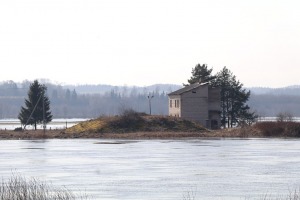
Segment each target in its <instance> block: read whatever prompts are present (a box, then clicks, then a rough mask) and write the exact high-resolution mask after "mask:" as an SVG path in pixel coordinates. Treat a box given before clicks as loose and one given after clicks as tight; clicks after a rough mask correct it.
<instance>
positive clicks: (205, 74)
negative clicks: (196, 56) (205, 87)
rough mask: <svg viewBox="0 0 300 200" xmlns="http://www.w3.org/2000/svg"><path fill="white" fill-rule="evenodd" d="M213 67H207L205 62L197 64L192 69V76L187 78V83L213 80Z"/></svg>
mask: <svg viewBox="0 0 300 200" xmlns="http://www.w3.org/2000/svg"><path fill="white" fill-rule="evenodd" d="M212 71H213V69H208V67H207V65H206V64H203V65H201V64H197V65H196V66H195V67H194V68H193V69H192V76H191V78H190V79H189V80H188V84H187V85H191V84H194V83H197V82H201V83H204V82H209V81H212V80H214V79H215V78H216V77H215V76H213V75H212V74H211V73H212Z"/></svg>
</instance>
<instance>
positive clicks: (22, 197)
mask: <svg viewBox="0 0 300 200" xmlns="http://www.w3.org/2000/svg"><path fill="white" fill-rule="evenodd" d="M77 199H82V200H83V199H88V198H87V196H86V195H75V194H74V193H73V192H71V191H70V190H68V189H67V188H64V187H63V188H56V187H54V186H52V185H50V184H47V183H45V182H42V181H39V180H37V179H35V178H31V179H26V178H25V177H22V176H20V175H12V176H11V177H10V178H9V179H8V180H7V181H4V180H2V182H1V185H0V200H77Z"/></svg>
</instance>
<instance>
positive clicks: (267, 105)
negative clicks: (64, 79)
mask: <svg viewBox="0 0 300 200" xmlns="http://www.w3.org/2000/svg"><path fill="white" fill-rule="evenodd" d="M39 81H40V82H41V83H43V84H45V85H46V86H47V89H48V90H47V95H48V97H49V99H50V101H51V111H52V114H53V118H96V117H99V116H103V115H106V116H110V115H118V114H120V113H121V112H122V111H123V110H125V109H134V110H136V111H138V112H145V113H149V100H148V96H149V95H150V96H152V95H153V96H154V97H153V98H152V99H151V108H152V114H154V115H167V114H168V95H167V94H168V93H170V92H172V91H175V90H177V89H179V88H181V87H182V85H172V84H155V85H151V86H145V87H136V86H111V85H64V86H62V85H59V84H53V83H50V82H49V81H46V80H39ZM30 83H31V81H23V82H22V83H17V82H13V81H4V82H1V83H0V118H1V119H5V118H17V116H18V114H19V112H20V108H21V106H23V105H24V99H25V98H27V92H28V89H29V85H30ZM247 89H249V90H250V91H251V97H250V100H249V102H248V104H249V106H250V107H251V108H252V110H253V111H256V113H257V114H258V115H259V116H262V117H274V116H276V115H277V114H278V113H279V112H289V113H291V114H292V115H293V116H295V117H300V86H290V87H285V88H247Z"/></svg>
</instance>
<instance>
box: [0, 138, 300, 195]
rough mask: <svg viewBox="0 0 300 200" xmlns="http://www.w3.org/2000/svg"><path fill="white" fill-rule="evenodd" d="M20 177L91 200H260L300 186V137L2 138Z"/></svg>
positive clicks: (2, 162) (10, 168)
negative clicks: (189, 198) (189, 199)
mask: <svg viewBox="0 0 300 200" xmlns="http://www.w3.org/2000/svg"><path fill="white" fill-rule="evenodd" d="M12 172H13V173H14V172H17V173H20V174H22V175H24V176H26V177H37V178H39V179H40V180H43V181H51V182H52V184H53V185H57V186H66V187H67V188H68V189H71V190H73V191H78V190H80V191H82V192H84V193H86V194H88V195H90V197H91V199H107V200H116V199H128V200H129V199H130V200H134V199H136V200H142V199H149V200H150V199H151V200H157V199H160V200H171V199H172V200H174V199H178V200H183V199H184V197H185V196H187V195H188V194H194V196H195V199H211V200H212V199H214V200H215V199H223V200H229V199H230V200H235V199H239V200H240V199H260V198H261V197H263V196H264V195H266V194H268V195H269V196H270V195H274V196H277V197H278V196H281V195H286V194H288V193H289V191H293V190H294V189H299V188H300V178H299V177H300V140H291V139H245V140H240V139H226V140H200V139H196V140H138V141H132V140H128V141H127V140H97V139H89V140H82V139H78V140H73V139H70V140H44V141H43V140H34V141H29V140H0V173H1V174H0V177H2V178H3V179H4V180H5V179H7V178H8V177H10V176H11V174H12Z"/></svg>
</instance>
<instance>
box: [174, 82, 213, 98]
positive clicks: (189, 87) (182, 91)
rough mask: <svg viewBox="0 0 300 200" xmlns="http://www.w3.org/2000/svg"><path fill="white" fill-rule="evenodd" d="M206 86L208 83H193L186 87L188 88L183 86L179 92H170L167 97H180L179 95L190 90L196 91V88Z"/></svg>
mask: <svg viewBox="0 0 300 200" xmlns="http://www.w3.org/2000/svg"><path fill="white" fill-rule="evenodd" d="M207 84H208V82H205V83H194V84H192V85H188V86H185V87H184V88H181V89H179V90H176V91H174V92H171V93H169V94H168V95H169V96H170V95H181V94H183V93H185V92H188V91H191V90H193V89H196V88H198V87H200V86H202V85H207Z"/></svg>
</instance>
